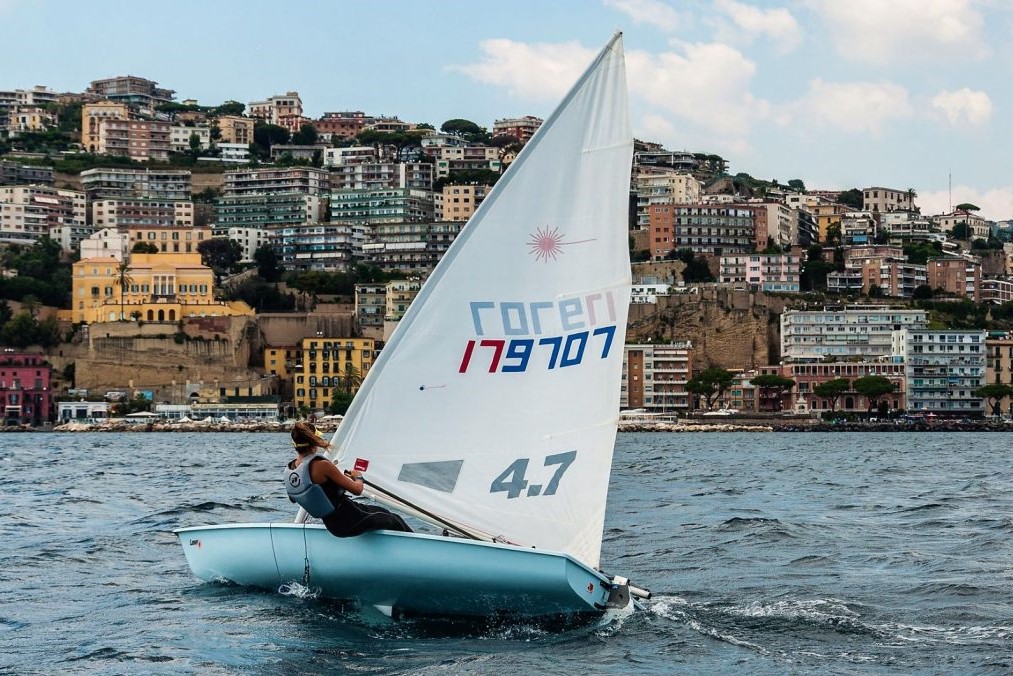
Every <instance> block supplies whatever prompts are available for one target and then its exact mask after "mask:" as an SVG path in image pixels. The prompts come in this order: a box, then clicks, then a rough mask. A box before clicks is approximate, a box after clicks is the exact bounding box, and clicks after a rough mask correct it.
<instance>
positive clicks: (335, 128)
mask: <svg viewBox="0 0 1013 676" xmlns="http://www.w3.org/2000/svg"><path fill="white" fill-rule="evenodd" d="M374 121H375V119H374V118H373V117H371V116H369V115H366V114H365V113H363V112H362V111H360V110H354V111H344V112H337V113H324V115H323V117H321V118H320V119H319V120H316V121H314V122H313V127H314V129H316V130H317V133H318V134H320V136H321V137H323V138H326V139H327V140H329V141H333V140H334V138H335V137H337V138H340V139H354V138H355V137H356V136H358V135H359V134H360V133H362V130H363V129H365V128H366V127H367V126H369V125H371V124H373V122H374Z"/></svg>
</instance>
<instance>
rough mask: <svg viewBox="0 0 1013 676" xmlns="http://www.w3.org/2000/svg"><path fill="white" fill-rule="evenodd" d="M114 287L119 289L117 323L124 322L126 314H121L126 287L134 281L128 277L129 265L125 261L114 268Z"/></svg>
mask: <svg viewBox="0 0 1013 676" xmlns="http://www.w3.org/2000/svg"><path fill="white" fill-rule="evenodd" d="M114 281H115V283H116V286H118V287H120V319H119V321H121V322H125V321H126V320H127V317H126V314H125V313H124V312H123V306H124V304H125V303H126V298H127V287H129V286H130V285H131V284H133V283H134V280H133V279H131V277H130V263H128V262H127V261H125V260H124V261H120V264H119V265H117V266H116V279H115V280H114Z"/></svg>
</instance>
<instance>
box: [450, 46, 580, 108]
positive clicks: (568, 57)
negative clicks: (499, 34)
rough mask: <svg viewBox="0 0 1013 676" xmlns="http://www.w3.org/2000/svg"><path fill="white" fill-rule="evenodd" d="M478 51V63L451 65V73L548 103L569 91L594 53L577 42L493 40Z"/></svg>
mask: <svg viewBox="0 0 1013 676" xmlns="http://www.w3.org/2000/svg"><path fill="white" fill-rule="evenodd" d="M479 48H480V49H481V50H482V52H483V56H482V59H481V61H479V62H478V63H475V64H471V65H463V66H450V67H449V68H450V70H456V71H459V72H462V73H464V74H465V75H467V76H469V77H471V78H472V79H474V80H477V81H478V82H484V83H486V84H493V85H497V86H500V87H504V88H506V89H507V90H508V91H509V92H510V93H511V94H513V95H516V96H520V97H523V98H527V99H535V100H549V101H552V100H556V99H559V98H560V97H561V96H563V95H564V94H565V93H566V92H567V91H568V90H569V88H570V87H571V86H572V85H573V83H574V82H575V81H576V80H577V78H578V77H580V74H581V73H583V72H584V69H585V68H587V64H588V63H590V62H591V60H592V59H593V58H594V55H595V53H596V52H595V51H594V50H591V49H587V48H585V47H584V46H582V45H581V44H579V43H577V42H561V43H555V44H553V43H534V44H526V43H523V42H515V41H514V40H506V39H494V40H483V41H482V42H481V43H479Z"/></svg>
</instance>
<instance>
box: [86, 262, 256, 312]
mask: <svg viewBox="0 0 1013 676" xmlns="http://www.w3.org/2000/svg"><path fill="white" fill-rule="evenodd" d="M119 267H120V261H119V260H117V259H116V258H112V257H110V258H91V259H84V260H80V261H78V262H77V263H74V266H73V275H74V277H73V291H72V293H73V300H72V301H71V310H70V313H69V314H70V321H72V322H73V323H75V324H76V323H80V322H85V323H89V324H90V323H94V322H106V321H109V322H113V321H118V320H120V319H121V318H122V319H127V320H130V319H138V320H143V321H146V322H172V323H175V322H176V321H178V320H180V319H183V318H184V317H223V316H237V315H238V316H253V314H254V312H253V310H252V309H251V308H250V307H249V306H248V305H246V303H243V302H242V301H229V302H227V303H226V302H218V301H216V300H215V299H214V272H213V271H212V270H211V268H209V267H207V266H205V265H203V264H201V257H200V254H199V253H196V252H194V253H158V254H139V253H135V254H132V255H131V256H130V264H129V267H128V268H127V270H126V276H125V284H124V285H123V287H121V286H120V271H119ZM121 315H122V316H121Z"/></svg>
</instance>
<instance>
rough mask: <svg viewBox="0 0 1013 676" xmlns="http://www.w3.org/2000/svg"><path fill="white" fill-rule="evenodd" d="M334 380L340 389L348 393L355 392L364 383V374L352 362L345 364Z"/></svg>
mask: <svg viewBox="0 0 1013 676" xmlns="http://www.w3.org/2000/svg"><path fill="white" fill-rule="evenodd" d="M334 381H335V387H336V388H337V389H338V391H340V392H345V393H346V394H355V392H356V391H358V389H359V386H360V385H362V374H361V373H360V372H359V369H357V368H355V367H354V366H352V365H351V364H345V368H343V369H342V370H341V372H340V373H339V374H338V375H336V376H334Z"/></svg>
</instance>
